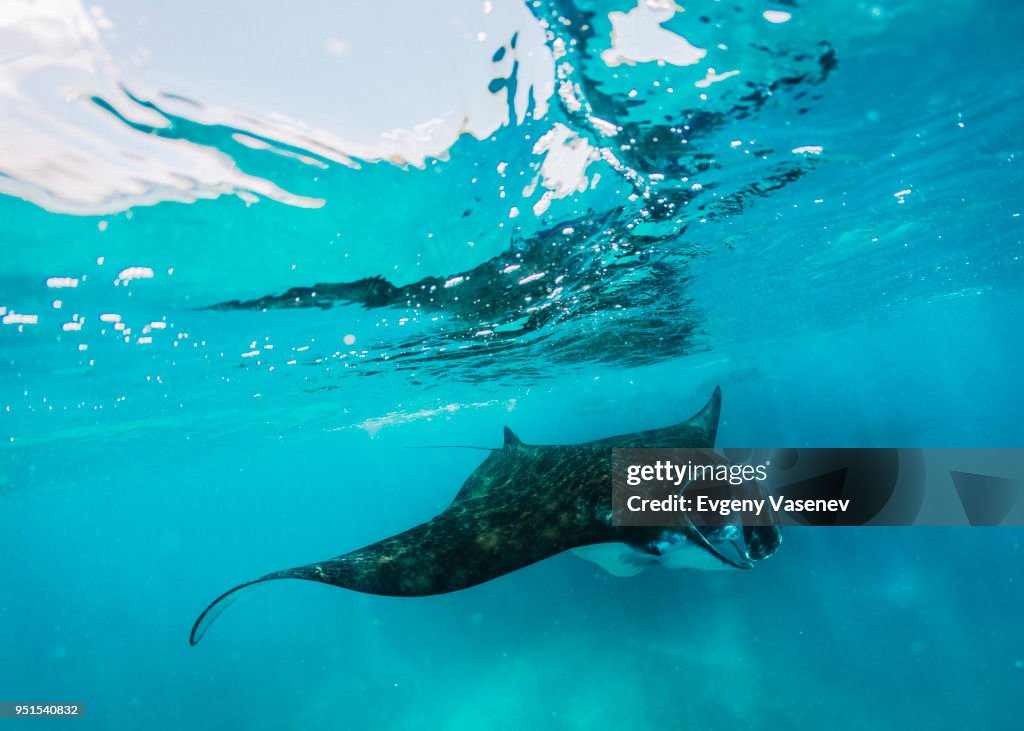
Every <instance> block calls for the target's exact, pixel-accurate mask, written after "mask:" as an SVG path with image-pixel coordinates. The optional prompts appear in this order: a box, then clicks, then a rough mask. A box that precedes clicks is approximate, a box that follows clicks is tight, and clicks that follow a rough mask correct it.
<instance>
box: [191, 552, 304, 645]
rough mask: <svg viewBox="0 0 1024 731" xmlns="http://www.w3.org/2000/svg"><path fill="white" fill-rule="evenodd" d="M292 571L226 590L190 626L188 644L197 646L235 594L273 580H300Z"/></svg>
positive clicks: (275, 573)
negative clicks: (190, 631)
mask: <svg viewBox="0 0 1024 731" xmlns="http://www.w3.org/2000/svg"><path fill="white" fill-rule="evenodd" d="M292 571H293V570H292V569H286V570H284V571H275V572H274V573H272V574H267V575H266V576H261V577H260V578H258V579H253V580H252V581H247V582H245V583H244V584H239V585H238V586H236V587H234V588H231V589H228V590H227V591H226V592H224V593H223V594H221V595H220V596H219V597H217V598H216V599H214V600H213V601H212V602H210V605H209V606H208V607H206V609H204V610H203V613H202V614H200V615H199V617H198V619H196V621H195V624H193V625H192V633H191V634H190V635H189V637H188V642H189V644H190V645H192V646H193V647H195V646H196V645H198V644H199V640H201V639H203V635H204V634H206V630H208V629H209V628H210V625H211V624H213V622H214V620H216V619H217V617H219V616H220V615H221V614H223V612H224V610H225V609H227V608H228V607H230V606H231V605H232V603H234V601H235V599H237V598H238V597H237V596H235V594H236V593H237V592H239V591H241V590H242V589H246V588H248V587H250V586H254V585H255V584H262V583H263V582H265V581H272V580H273V579H298V578H302V577H301V576H295V575H293V573H292Z"/></svg>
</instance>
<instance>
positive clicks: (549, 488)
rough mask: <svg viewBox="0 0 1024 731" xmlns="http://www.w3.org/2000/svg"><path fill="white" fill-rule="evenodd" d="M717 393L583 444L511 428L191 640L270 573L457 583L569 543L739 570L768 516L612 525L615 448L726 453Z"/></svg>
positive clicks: (767, 546)
mask: <svg viewBox="0 0 1024 731" xmlns="http://www.w3.org/2000/svg"><path fill="white" fill-rule="evenodd" d="M720 409H721V392H720V391H719V389H717V388H716V389H715V393H714V395H713V396H712V397H711V400H710V401H708V403H707V405H706V406H705V407H704V408H703V409H702V410H701V411H700V412H699V413H698V414H696V415H695V416H694V417H693V418H691V419H689V420H688V421H684V422H681V423H679V424H676V425H674V426H669V427H665V428H663V429H651V430H648V431H642V432H636V433H633V434H624V435H621V436H617V437H608V438H606V439H599V440H597V441H593V442H587V443H586V444H579V445H571V446H563V445H550V446H547V445H545V446H533V445H527V444H523V443H522V442H521V441H520V440H519V438H518V437H516V435H515V434H513V433H512V431H511V430H509V429H508V428H506V429H505V444H504V446H503V447H502V448H501V449H495V450H492V451H491V455H490V456H489V457H487V459H486V460H484V463H483V464H482V465H480V467H478V468H477V469H476V470H475V471H474V472H473V474H472V475H470V476H469V478H468V479H467V480H466V482H465V484H464V485H463V486H462V489H461V490H460V491H459V493H458V495H456V496H455V499H454V500H453V501H452V503H451V505H449V506H448V508H447V509H446V510H445V511H444V512H443V513H441V514H440V515H438V516H437V517H435V518H433V519H432V520H429V521H427V522H426V523H423V524H421V525H418V526H416V527H415V528H410V529H409V530H407V531H405V532H404V533H399V534H398V535H396V536H392V537H391V538H385V539H384V540H382V541H379V542H378V543H374V544H372V545H370V546H366V547H365V548H361V549H359V550H357V551H352V552H351V553H346V554H344V555H341V556H338V557H336V558H332V559H329V560H327V561H321V562H319V563H314V564H308V565H306V566H299V567H297V568H292V569H285V570H283V571H275V572H274V573H271V574H267V575H266V576H263V577H261V578H259V579H255V580H254V581H250V582H247V583H245V584H242V585H240V586H236V587H235V588H234V589H231V590H230V591H227V592H225V593H224V594H222V595H221V596H219V597H218V598H217V599H215V600H214V601H213V603H212V604H210V606H209V607H207V608H206V610H205V611H204V612H203V613H202V614H201V615H200V616H199V619H198V620H196V623H195V626H194V627H193V628H192V635H191V638H190V641H191V643H192V644H193V645H194V644H196V643H197V642H198V641H199V640H200V638H201V637H202V636H203V633H204V632H205V631H206V629H207V627H209V625H210V623H211V622H212V621H213V620H214V619H215V618H216V617H217V615H218V614H219V611H212V610H214V608H215V607H218V606H220V605H221V602H223V600H224V599H225V598H226V597H228V596H229V595H231V594H233V593H235V592H236V591H238V590H239V589H242V588H244V587H247V586H251V585H253V584H257V583H259V582H262V581H269V580H270V579H309V580H311V581H320V582H323V583H325V584H334V585H335V586H342V587H345V588H348V589H355V590H356V591H362V592H367V593H369V594H383V595H388V596H426V595H430V594H444V593H447V592H451V591H458V590H459V589H465V588H467V587H470V586H474V585H476V584H481V583H483V582H485V581H489V580H491V579H494V578H497V577H498V576H502V575H503V574H507V573H510V572H512V571H515V570H517V569H520V568H522V567H524V566H527V565H529V564H531V563H534V562H536V561H540V560H542V559H545V558H548V557H549V556H554V555H555V554H557V553H561V552H562V551H566V550H569V549H577V553H579V554H580V555H583V556H584V557H585V558H589V559H591V560H594V561H596V562H597V563H599V564H601V565H602V566H604V567H605V568H607V569H608V570H609V571H611V572H612V573H616V574H620V575H623V574H625V575H628V574H634V573H637V572H639V571H641V570H642V569H644V568H645V567H646V566H648V565H652V564H655V563H662V564H664V565H666V566H669V567H671V568H681V567H689V568H740V569H747V568H751V567H752V566H753V561H755V560H759V559H762V558H766V557H767V556H769V555H771V554H772V553H773V552H774V551H775V549H776V548H777V547H778V545H779V542H780V532H779V529H778V527H776V526H768V527H758V526H744V525H739V526H736V525H725V526H718V527H713V528H707V527H700V528H697V527H694V526H693V525H692V524H690V523H689V522H688V521H683V522H684V523H685V525H682V526H679V527H674V528H663V527H635V526H633V527H616V526H613V525H612V477H611V473H612V470H611V462H612V448H615V447H621V448H626V447H633V448H637V447H667V448H677V449H688V450H693V451H694V453H695V454H694V455H693V456H694V458H695V459H700V460H703V461H705V462H709V461H713V462H716V463H721V462H724V460H723V459H722V458H721V457H719V456H718V455H716V454H714V453H713V452H711V451H710V449H711V447H713V446H714V441H715V433H716V432H717V431H718V415H719V411H720Z"/></svg>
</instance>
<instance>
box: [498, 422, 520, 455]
mask: <svg viewBox="0 0 1024 731" xmlns="http://www.w3.org/2000/svg"><path fill="white" fill-rule="evenodd" d="M502 446H503V447H504V448H505V451H506V452H512V451H514V450H516V449H518V448H519V447H521V446H523V440H522V439H520V438H519V437H517V436H516V435H515V432H513V431H512V430H511V429H509V428H508V427H507V426H506V427H505V443H504V444H503V445H502Z"/></svg>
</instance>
